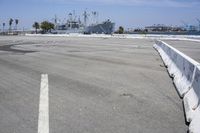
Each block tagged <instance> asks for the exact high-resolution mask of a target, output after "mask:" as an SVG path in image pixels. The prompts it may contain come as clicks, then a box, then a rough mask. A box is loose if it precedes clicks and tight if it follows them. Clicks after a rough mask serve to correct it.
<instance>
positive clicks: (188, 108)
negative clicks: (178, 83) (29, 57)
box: [183, 66, 200, 126]
mask: <svg viewBox="0 0 200 133" xmlns="http://www.w3.org/2000/svg"><path fill="white" fill-rule="evenodd" d="M183 102H184V107H185V113H186V120H187V121H188V122H190V121H192V119H193V118H194V117H196V113H195V112H196V109H197V108H198V106H199V104H200V66H197V68H196V70H195V75H194V80H193V82H192V86H191V89H190V90H189V91H188V93H187V94H186V95H185V96H184V98H183ZM199 126H200V125H199Z"/></svg>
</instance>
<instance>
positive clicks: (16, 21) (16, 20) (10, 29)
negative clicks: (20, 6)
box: [2, 18, 19, 32]
mask: <svg viewBox="0 0 200 133" xmlns="http://www.w3.org/2000/svg"><path fill="white" fill-rule="evenodd" d="M13 22H14V23H15V28H14V30H17V26H18V24H19V19H12V18H10V19H9V21H8V25H9V31H12V25H13ZM2 25H3V32H4V30H5V26H6V23H5V22H3V23H2Z"/></svg>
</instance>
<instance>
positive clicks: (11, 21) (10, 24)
mask: <svg viewBox="0 0 200 133" xmlns="http://www.w3.org/2000/svg"><path fill="white" fill-rule="evenodd" d="M12 23H13V19H12V18H10V20H9V30H10V31H11V30H12V27H11V26H12Z"/></svg>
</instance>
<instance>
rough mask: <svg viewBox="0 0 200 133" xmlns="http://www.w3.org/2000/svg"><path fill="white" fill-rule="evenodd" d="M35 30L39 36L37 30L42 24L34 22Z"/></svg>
mask: <svg viewBox="0 0 200 133" xmlns="http://www.w3.org/2000/svg"><path fill="white" fill-rule="evenodd" d="M33 28H35V33H36V34H37V30H38V29H39V28H40V24H39V23H38V22H34V24H33Z"/></svg>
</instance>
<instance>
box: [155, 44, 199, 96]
mask: <svg viewBox="0 0 200 133" xmlns="http://www.w3.org/2000/svg"><path fill="white" fill-rule="evenodd" d="M154 48H155V49H156V50H158V52H159V54H160V56H161V57H162V59H163V61H164V64H165V65H166V67H167V69H168V72H169V75H170V76H171V77H173V78H174V80H173V81H174V84H175V86H176V88H177V90H178V93H179V95H180V96H181V97H183V96H184V95H185V94H186V93H187V92H188V91H189V90H190V87H191V85H192V82H193V79H194V73H195V68H196V66H197V65H199V63H198V62H196V61H194V60H193V59H191V58H190V57H188V56H186V55H185V54H183V53H181V52H180V51H178V50H177V49H175V48H173V47H172V46H170V45H168V44H166V43H165V42H162V41H156V44H155V45H154Z"/></svg>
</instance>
